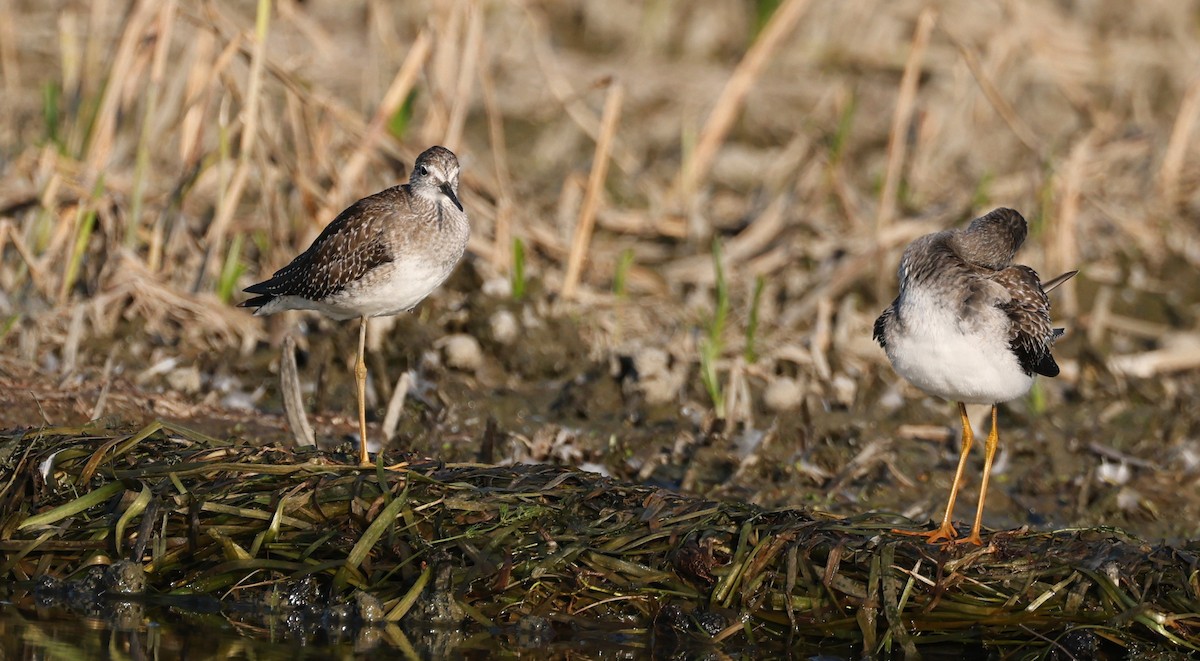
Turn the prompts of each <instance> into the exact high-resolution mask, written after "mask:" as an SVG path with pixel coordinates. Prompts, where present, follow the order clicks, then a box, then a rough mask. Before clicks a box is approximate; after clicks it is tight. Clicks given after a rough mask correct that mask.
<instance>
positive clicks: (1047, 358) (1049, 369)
mask: <svg viewBox="0 0 1200 661" xmlns="http://www.w3.org/2000/svg"><path fill="white" fill-rule="evenodd" d="M1033 371H1035V372H1037V373H1038V374H1041V375H1042V376H1058V363H1056V362H1054V356H1051V355H1050V352H1049V351H1047V352H1046V353H1045V354H1043V355H1042V359H1041V360H1040V361H1038V364H1037V366H1036V367H1034V368H1033Z"/></svg>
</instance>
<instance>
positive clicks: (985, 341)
mask: <svg viewBox="0 0 1200 661" xmlns="http://www.w3.org/2000/svg"><path fill="white" fill-rule="evenodd" d="M900 317H901V319H902V320H903V324H902V325H898V326H897V332H895V333H893V335H892V336H891V337H889V338H888V344H887V355H888V358H889V359H890V360H891V361H892V366H893V367H894V368H895V370H896V372H897V373H898V374H900V375H901V376H903V377H904V378H906V379H908V380H909V381H910V382H911V383H912V384H913V385H915V386H916V387H918V388H920V389H921V390H924V391H925V392H927V393H929V394H931V395H936V396H938V397H942V398H945V399H948V400H950V401H955V402H966V403H968V404H994V403H997V402H1006V401H1009V400H1011V399H1016V398H1017V397H1020V396H1022V395H1024V394H1025V393H1026V392H1028V391H1029V388H1030V387H1031V386H1032V385H1033V377H1032V375H1027V374H1025V372H1024V370H1022V369H1021V366H1020V364H1019V363H1018V362H1017V357H1016V354H1014V353H1013V352H1012V350H1011V349H1010V348H1009V345H1008V329H1007V323H1008V321H1007V318H1006V317H1005V316H1004V313H1003V312H1002V311H1000V310H999V309H996V310H995V316H994V317H989V318H988V319H984V320H982V323H979V322H976V323H970V324H966V323H962V320H961V319H959V317H958V314H957V313H956V312H955V311H952V310H951V309H949V308H947V307H946V306H944V305H942V304H941V302H939V301H937V300H936V299H934V298H932V297H926V296H923V295H922V293H921V292H920V291H909V292H907V293H906V296H905V298H904V300H903V301H902V303H901V310H900Z"/></svg>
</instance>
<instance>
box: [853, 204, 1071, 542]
mask: <svg viewBox="0 0 1200 661" xmlns="http://www.w3.org/2000/svg"><path fill="white" fill-rule="evenodd" d="M1027 232H1028V229H1027V227H1026V224H1025V219H1024V218H1023V217H1021V214H1019V213H1017V212H1016V211H1013V210H1012V209H996V210H995V211H992V212H991V213H989V214H987V215H986V216H983V217H982V218H976V219H975V220H973V221H971V224H970V225H969V226H967V228H966V229H961V230H949V231H945V232H937V233H934V234H927V235H925V236H923V237H921V238H919V239H917V240H916V241H913V242H912V243H911V244H910V245H909V246H908V248H907V249H905V251H904V257H903V258H902V259H901V260H900V271H899V278H900V295H899V296H897V297H896V300H895V301H892V304H891V305H890V306H888V308H887V309H886V310H884V311H883V314H881V315H879V319H876V320H875V332H874V338H875V340H876V341H877V342H879V344H880V346H882V347H883V348H884V350H885V351H886V352H887V356H888V359H889V360H891V361H892V367H894V368H895V370H896V372H898V373H899V374H900V376H903V377H904V378H905V379H908V381H909V382H910V383H912V384H913V385H915V386H916V387H918V388H920V389H921V390H924V391H925V392H927V393H929V394H931V395H936V396H938V397H942V398H944V399H948V400H950V401H953V402H957V403H958V414H959V416H960V417H961V418H962V452H961V454H960V456H959V458H958V470H956V471H955V473H954V482H953V484H951V486H950V499H949V501H948V502H947V503H946V514H945V516H944V517H942V525H941V526H940V527H939V528H938V529H937V530H934V531H933V532H929V533H908V534H917V535H921V536H924V537H925V539H926V540H927V541H928V542H929V543H931V544H932V543H935V542H939V541H943V540H944V541H947V542H953V541H955V538H957V537H958V531H957V530H955V529H954V525H953V523H952V522H951V517H952V516H953V514H954V499H955V497H956V496H957V495H958V488H959V484H960V482H961V481H962V475H963V467H964V466H965V465H966V463H967V455H968V454H970V451H971V445H972V443H973V442H974V434H973V432H972V431H971V421H970V420H969V419H968V418H967V407H966V405H967V404H991V405H992V428H991V431H990V432H989V433H988V437H987V442H986V443H985V444H984V459H983V480H982V482H980V485H979V507H978V509H977V510H976V511H975V525H974V526H972V528H971V534H970V535H969V536H968V537H966V538H965V539H963V540H961V541H963V542H969V543H972V544H977V545H982V544H983V540H981V539H980V537H979V528H980V520H981V519H982V518H983V503H984V500H985V499H986V497H987V487H988V475H989V473H991V470H992V458H993V457H994V456H995V454H996V446H997V444H998V443H999V440H1000V437H999V432H998V431H997V427H996V405H997V404H999V403H1000V402H1007V401H1009V400H1012V399H1016V398H1017V397H1020V396H1021V395H1024V394H1025V393H1027V392H1029V389H1030V387H1032V386H1033V379H1034V376H1035V375H1037V374H1041V375H1042V376H1058V364H1057V363H1055V362H1054V357H1053V356H1052V355H1050V348H1051V346H1053V344H1054V340H1055V339H1056V338H1058V337H1059V336H1060V335H1062V333H1063V329H1061V328H1053V327H1052V326H1051V325H1050V301H1049V299H1047V298H1046V292H1048V291H1051V290H1052V289H1054V288H1055V287H1057V286H1058V285H1060V284H1062V283H1063V282H1066V281H1067V280H1068V279H1069V278H1070V277H1071V276H1073V275H1075V273H1076V271H1071V272H1069V273H1064V274H1062V275H1060V276H1058V277H1057V278H1054V279H1053V280H1051V281H1048V282H1046V283H1042V282H1041V281H1040V280H1039V279H1038V274H1037V273H1036V272H1035V271H1034V270H1033V269H1031V268H1029V267H1028V266H1022V265H1020V264H1013V263H1012V259H1013V255H1015V254H1016V252H1017V249H1018V248H1020V247H1021V243H1022V242H1024V241H1025V235H1026V233H1027Z"/></svg>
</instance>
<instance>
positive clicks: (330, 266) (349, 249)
mask: <svg viewBox="0 0 1200 661" xmlns="http://www.w3.org/2000/svg"><path fill="white" fill-rule="evenodd" d="M399 192H403V191H402V190H397V189H388V190H386V191H383V192H382V193H376V194H375V195H372V196H370V197H365V198H363V199H361V200H359V201H358V202H355V203H354V204H352V205H351V206H350V207H349V208H347V209H346V210H345V211H343V212H342V213H340V214H338V217H337V218H334V219H333V222H331V223H329V225H327V226H326V227H325V229H324V230H323V231H322V232H321V235H320V236H318V237H317V238H316V240H314V241H313V243H312V245H311V246H309V247H308V250H305V251H304V252H303V253H301V254H300V255H299V256H297V257H296V259H293V260H292V261H291V263H290V264H288V265H287V266H285V267H283V268H281V269H279V270H278V271H276V272H275V275H273V276H271V278H270V279H269V280H266V281H263V282H260V283H258V284H256V285H251V286H250V287H247V288H246V291H247V292H249V293H251V294H264V295H265V296H262V297H258V298H257V299H252V300H253V301H254V303H251V301H247V303H249V304H252V305H263V304H265V303H267V302H269V301H270V298H273V297H275V296H300V297H302V298H306V299H308V300H310V301H320V300H323V299H326V298H328V297H329V296H332V295H334V294H336V293H337V292H339V291H341V290H342V289H344V288H345V287H346V286H347V285H349V284H350V283H352V282H354V281H356V280H359V279H361V278H362V277H363V276H364V275H365V274H366V273H368V272H369V271H371V270H372V269H375V268H377V267H379V266H380V265H382V264H386V263H387V262H389V261H391V260H392V256H391V254H390V252H389V251H388V249H387V246H386V245H385V243H384V242H383V241H380V240H379V234H380V233H381V232H382V231H383V229H384V228H383V224H384V223H385V222H387V216H388V215H390V214H391V213H392V212H393V211H394V203H393V201H392V200H391V198H392V197H395V196H396V194H397V193H399ZM263 298H266V300H262V299H263ZM260 300H261V302H258V301H260Z"/></svg>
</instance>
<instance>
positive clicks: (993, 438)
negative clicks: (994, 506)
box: [962, 404, 1000, 546]
mask: <svg viewBox="0 0 1200 661" xmlns="http://www.w3.org/2000/svg"><path fill="white" fill-rule="evenodd" d="M998 445H1000V429H999V427H998V426H997V425H996V405H995V404H992V430H991V431H990V432H988V436H987V441H986V442H985V443H984V445H983V452H984V455H983V481H982V482H980V483H979V507H978V508H977V509H976V510H975V525H973V526H971V534H970V536H968V537H967V538H966V539H964V540H962V541H963V543H965V544H975V545H977V546H983V539H981V538H980V537H979V528H980V525H981V524H982V523H983V501H984V500H986V499H987V488H988V477H989V476H990V475H991V473H992V458H994V457H995V456H996V447H997V446H998Z"/></svg>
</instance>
